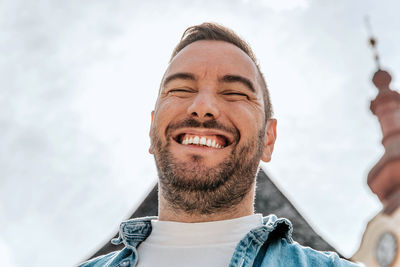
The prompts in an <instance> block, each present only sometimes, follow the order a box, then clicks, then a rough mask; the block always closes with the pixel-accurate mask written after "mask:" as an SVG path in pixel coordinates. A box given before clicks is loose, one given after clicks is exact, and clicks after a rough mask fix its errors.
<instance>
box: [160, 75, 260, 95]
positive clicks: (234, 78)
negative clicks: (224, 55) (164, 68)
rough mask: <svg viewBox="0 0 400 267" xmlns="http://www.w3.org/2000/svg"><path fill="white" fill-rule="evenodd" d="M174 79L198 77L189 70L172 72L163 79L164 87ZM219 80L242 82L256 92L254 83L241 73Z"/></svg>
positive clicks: (194, 79) (192, 79) (194, 78)
mask: <svg viewBox="0 0 400 267" xmlns="http://www.w3.org/2000/svg"><path fill="white" fill-rule="evenodd" d="M174 80H191V81H196V77H195V75H194V74H192V73H188V72H178V73H174V74H171V75H169V76H167V77H166V78H165V79H164V81H163V84H162V85H163V87H164V86H166V85H167V84H168V83H169V82H171V81H174ZM219 82H224V83H241V84H243V85H244V86H246V87H247V88H248V89H249V90H250V91H252V92H253V93H255V92H256V90H255V89H254V85H253V83H252V82H251V81H250V80H249V79H247V78H245V77H243V76H240V75H232V74H228V75H225V76H223V77H222V78H220V79H219Z"/></svg>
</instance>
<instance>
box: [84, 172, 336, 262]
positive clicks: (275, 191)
mask: <svg viewBox="0 0 400 267" xmlns="http://www.w3.org/2000/svg"><path fill="white" fill-rule="evenodd" d="M157 209H158V196H157V185H155V186H154V188H153V189H152V190H151V192H150V193H149V194H148V195H147V197H146V198H145V199H144V200H143V201H142V203H141V204H140V205H139V207H138V208H137V209H136V210H135V212H133V214H132V215H131V216H130V217H129V218H137V217H144V216H154V215H157ZM255 211H256V213H262V214H264V215H268V214H275V215H277V216H278V217H285V218H287V219H289V220H290V221H291V222H292V224H293V228H294V230H293V239H294V240H295V241H297V242H298V243H300V244H301V245H303V246H310V247H312V248H314V249H317V250H323V251H325V250H329V251H336V250H335V249H334V248H333V247H332V246H331V245H329V244H328V242H327V241H325V240H324V239H323V238H322V237H321V236H320V235H318V234H317V233H316V232H315V231H314V229H312V227H311V226H310V225H309V223H308V222H307V220H306V219H305V218H304V217H303V216H302V215H301V214H300V212H299V211H297V209H296V208H295V207H294V205H293V204H292V203H291V202H290V201H289V200H288V199H287V198H286V196H285V195H284V194H283V193H282V192H281V191H280V190H279V188H278V187H277V186H276V185H275V184H274V183H273V182H272V180H271V179H270V178H269V177H268V176H267V174H266V173H265V172H264V171H263V170H262V169H260V171H259V172H258V175H257V188H256V199H255ZM117 236H118V233H117V234H115V237H117ZM122 248H123V244H120V245H118V246H115V245H112V244H111V243H110V240H107V242H106V244H104V245H103V246H102V247H101V248H100V249H99V250H98V251H96V252H95V253H94V254H93V255H92V257H90V258H94V257H97V256H100V255H104V254H107V253H109V252H112V251H115V250H120V249H122Z"/></svg>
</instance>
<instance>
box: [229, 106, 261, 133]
mask: <svg viewBox="0 0 400 267" xmlns="http://www.w3.org/2000/svg"><path fill="white" fill-rule="evenodd" d="M226 111H227V114H228V116H229V117H230V119H231V121H232V123H234V125H236V127H238V128H239V129H240V130H241V131H243V132H244V134H246V133H249V132H250V133H251V132H252V131H254V130H255V129H258V128H260V127H261V126H262V125H263V122H264V120H265V115H264V110H263V109H262V108H261V107H259V106H255V105H251V104H248V103H246V104H243V103H239V102H235V103H231V104H230V105H228V106H227V108H226Z"/></svg>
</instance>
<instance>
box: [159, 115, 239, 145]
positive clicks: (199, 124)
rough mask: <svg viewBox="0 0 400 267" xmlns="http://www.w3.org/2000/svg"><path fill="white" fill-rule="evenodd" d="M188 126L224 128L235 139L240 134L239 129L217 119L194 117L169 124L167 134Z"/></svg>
mask: <svg viewBox="0 0 400 267" xmlns="http://www.w3.org/2000/svg"><path fill="white" fill-rule="evenodd" d="M186 127H187V128H204V129H215V130H222V131H225V132H228V133H230V134H232V135H233V136H234V138H235V140H238V139H239V136H240V134H239V130H238V129H236V128H233V127H228V126H225V125H223V124H222V123H220V122H218V121H216V120H209V121H205V122H200V121H197V120H195V119H193V118H187V119H184V120H183V121H180V122H176V123H173V124H170V125H168V127H167V129H166V133H167V135H170V132H171V131H174V130H177V129H180V128H186Z"/></svg>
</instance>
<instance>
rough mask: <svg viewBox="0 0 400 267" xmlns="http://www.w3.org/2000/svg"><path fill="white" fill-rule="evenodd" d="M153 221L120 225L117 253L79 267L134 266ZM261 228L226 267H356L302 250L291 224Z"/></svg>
mask: <svg viewBox="0 0 400 267" xmlns="http://www.w3.org/2000/svg"><path fill="white" fill-rule="evenodd" d="M152 219H156V217H144V218H137V219H132V220H128V221H124V222H122V223H121V225H120V230H119V237H118V238H115V239H113V240H111V243H113V244H115V245H118V244H120V243H124V245H125V248H124V249H122V250H121V251H115V252H111V253H109V254H107V255H103V256H100V257H97V258H94V259H92V260H90V261H87V262H84V263H82V264H81V265H79V267H99V266H107V267H128V266H129V267H131V266H132V267H133V266H136V263H137V258H138V257H137V250H136V248H137V247H138V246H139V244H140V243H141V242H142V241H144V240H145V239H146V238H147V237H148V236H149V235H150V233H151V220H152ZM263 224H264V225H263V226H260V227H256V228H254V229H252V230H251V231H250V232H249V233H247V235H246V236H245V237H244V238H243V239H242V240H240V242H239V243H238V244H237V246H236V249H235V251H234V253H233V256H232V258H231V262H230V264H229V267H250V266H251V267H256V266H257V267H266V266H274V267H276V266H284V267H301V266H310V267H317V266H331V267H347V266H358V265H356V264H354V263H351V262H349V261H346V260H343V259H340V258H339V256H338V255H337V254H336V253H333V252H319V251H316V250H313V249H311V248H309V247H303V246H301V245H299V244H298V243H296V242H294V241H293V239H292V231H293V228H292V224H291V223H290V221H289V220H287V219H284V218H279V219H278V218H277V217H276V216H275V215H270V216H267V217H264V219H263Z"/></svg>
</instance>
